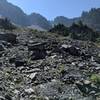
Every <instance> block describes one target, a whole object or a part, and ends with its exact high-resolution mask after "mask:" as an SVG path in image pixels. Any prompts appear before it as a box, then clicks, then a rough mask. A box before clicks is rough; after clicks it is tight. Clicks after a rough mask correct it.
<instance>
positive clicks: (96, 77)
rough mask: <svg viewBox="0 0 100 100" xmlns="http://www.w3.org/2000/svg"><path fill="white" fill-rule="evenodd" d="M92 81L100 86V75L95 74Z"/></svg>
mask: <svg viewBox="0 0 100 100" xmlns="http://www.w3.org/2000/svg"><path fill="white" fill-rule="evenodd" d="M90 79H91V81H92V82H94V83H95V84H100V74H93V75H92V76H91V78H90Z"/></svg>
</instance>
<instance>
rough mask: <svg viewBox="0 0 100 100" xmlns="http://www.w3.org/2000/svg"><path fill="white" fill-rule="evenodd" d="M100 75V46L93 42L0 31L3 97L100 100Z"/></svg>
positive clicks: (0, 90) (0, 99) (12, 99)
mask: <svg viewBox="0 0 100 100" xmlns="http://www.w3.org/2000/svg"><path fill="white" fill-rule="evenodd" d="M96 76H97V77H96ZM98 77H100V48H99V47H98V46H97V45H96V44H94V43H92V42H88V41H78V40H72V39H69V38H67V37H61V36H59V35H56V34H51V33H46V32H37V31H31V30H28V29H27V30H26V29H23V30H20V31H17V30H16V31H14V32H12V33H10V34H9V35H8V33H7V34H6V32H5V33H2V32H0V100H99V99H100V83H99V82H100V80H99V78H98Z"/></svg>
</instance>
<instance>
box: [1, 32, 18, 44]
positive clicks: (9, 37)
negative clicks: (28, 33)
mask: <svg viewBox="0 0 100 100" xmlns="http://www.w3.org/2000/svg"><path fill="white" fill-rule="evenodd" d="M16 37H17V36H16V35H15V34H13V33H0V40H1V41H6V42H9V43H11V44H15V43H17V39H16Z"/></svg>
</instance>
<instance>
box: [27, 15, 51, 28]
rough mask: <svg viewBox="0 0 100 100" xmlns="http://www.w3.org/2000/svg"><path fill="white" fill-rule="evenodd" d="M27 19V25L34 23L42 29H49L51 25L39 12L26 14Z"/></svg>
mask: <svg viewBox="0 0 100 100" xmlns="http://www.w3.org/2000/svg"><path fill="white" fill-rule="evenodd" d="M28 19H29V25H36V26H39V27H41V28H43V29H50V28H51V25H50V23H49V21H47V19H46V18H45V17H43V16H41V15H40V14H36V13H32V14H31V15H29V16H28Z"/></svg>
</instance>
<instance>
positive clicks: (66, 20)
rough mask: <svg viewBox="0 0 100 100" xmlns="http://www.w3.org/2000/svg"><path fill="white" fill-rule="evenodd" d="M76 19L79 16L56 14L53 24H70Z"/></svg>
mask: <svg viewBox="0 0 100 100" xmlns="http://www.w3.org/2000/svg"><path fill="white" fill-rule="evenodd" d="M77 20H79V18H75V19H69V18H67V17H64V16H58V17H56V18H55V19H54V23H53V24H54V25H57V24H63V25H65V26H67V27H68V26H71V25H72V23H73V22H76V21H77Z"/></svg>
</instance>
